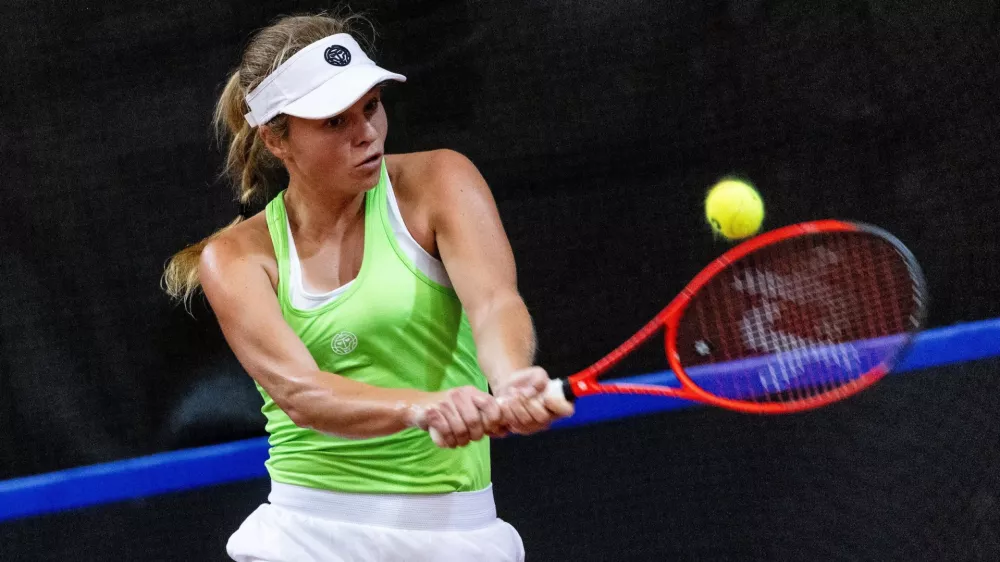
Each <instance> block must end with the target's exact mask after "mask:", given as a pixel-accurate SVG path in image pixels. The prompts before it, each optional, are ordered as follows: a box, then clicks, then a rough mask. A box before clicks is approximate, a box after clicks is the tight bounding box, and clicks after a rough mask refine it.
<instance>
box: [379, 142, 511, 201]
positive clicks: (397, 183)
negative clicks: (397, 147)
mask: <svg viewBox="0 0 1000 562" xmlns="http://www.w3.org/2000/svg"><path fill="white" fill-rule="evenodd" d="M386 167H387V169H388V170H389V177H390V179H391V180H392V185H393V189H394V190H396V191H397V192H399V193H400V195H401V196H402V197H404V198H408V199H415V200H421V201H424V202H426V204H427V205H429V206H431V207H432V208H435V209H441V208H447V207H449V206H450V205H449V203H468V202H469V200H481V201H484V202H489V203H490V204H492V202H493V199H492V195H491V193H490V189H489V186H488V185H487V184H486V180H485V179H484V178H483V175H482V174H481V173H480V172H479V169H478V168H476V165H475V164H473V162H472V161H471V160H470V159H469V158H468V157H466V156H465V155H464V154H462V153H460V152H456V151H454V150H449V149H441V150H432V151H428V152H413V153H409V154H395V155H390V156H387V157H386Z"/></svg>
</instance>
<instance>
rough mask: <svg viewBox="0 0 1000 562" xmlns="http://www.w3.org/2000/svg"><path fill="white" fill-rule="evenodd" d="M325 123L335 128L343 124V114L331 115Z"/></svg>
mask: <svg viewBox="0 0 1000 562" xmlns="http://www.w3.org/2000/svg"><path fill="white" fill-rule="evenodd" d="M326 124H327V125H329V126H330V127H333V128H335V129H336V128H338V127H340V126H342V125H343V124H344V116H343V115H337V116H336V117H331V118H329V119H327V121H326Z"/></svg>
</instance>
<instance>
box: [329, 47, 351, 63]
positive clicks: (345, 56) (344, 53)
mask: <svg viewBox="0 0 1000 562" xmlns="http://www.w3.org/2000/svg"><path fill="white" fill-rule="evenodd" d="M323 58H324V59H326V62H328V63H330V64H332V65H333V66H347V65H349V64H351V52H350V51H348V50H347V48H346V47H343V46H341V45H331V46H329V47H327V48H326V52H324V53H323Z"/></svg>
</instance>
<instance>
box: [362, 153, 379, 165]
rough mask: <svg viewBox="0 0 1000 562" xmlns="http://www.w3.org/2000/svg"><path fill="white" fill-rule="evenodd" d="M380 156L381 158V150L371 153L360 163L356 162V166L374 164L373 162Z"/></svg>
mask: <svg viewBox="0 0 1000 562" xmlns="http://www.w3.org/2000/svg"><path fill="white" fill-rule="evenodd" d="M380 158H382V153H381V152H377V153H375V154H372V155H371V156H369V157H368V158H365V159H364V160H362V161H361V163H360V164H358V166H357V167H358V168H361V167H364V166H370V165H372V164H374V163H375V162H378V160H379V159H380Z"/></svg>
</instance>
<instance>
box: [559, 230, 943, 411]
mask: <svg viewBox="0 0 1000 562" xmlns="http://www.w3.org/2000/svg"><path fill="white" fill-rule="evenodd" d="M926 303H927V294H926V283H925V281H924V278H923V274H922V273H921V271H920V266H919V265H918V264H917V262H916V260H915V259H914V257H913V255H912V254H911V253H910V251H909V250H907V249H906V247H905V246H903V244H902V243H901V242H900V241H899V240H897V239H896V238H895V237H893V236H892V235H890V234H889V233H887V232H885V231H883V230H881V229H879V228H876V227H873V226H869V225H865V224H859V223H851V222H841V221H834V220H822V221H815V222H808V223H803V224H797V225H793V226H788V227H784V228H780V229H777V230H774V231H772V232H768V233H765V234H762V235H760V236H757V237H755V238H752V239H750V240H747V241H746V242H743V243H742V244H740V245H738V246H736V247H734V248H732V249H731V250H729V251H728V252H726V253H725V254H723V255H722V256H721V257H719V258H717V259H716V260H715V261H713V262H712V263H711V264H709V265H708V267H706V268H705V269H704V270H702V271H701V272H700V273H699V274H698V275H697V276H695V278H694V279H693V280H692V281H691V282H690V283H689V284H688V286H687V287H685V288H684V290H683V291H682V292H681V293H680V295H678V296H677V297H676V298H674V300H673V301H672V302H671V303H670V304H669V305H667V307H666V308H664V309H663V310H662V311H660V313H659V314H657V315H656V317H655V318H653V319H652V320H651V321H650V322H649V323H648V324H646V325H645V326H644V327H643V328H642V329H641V330H639V331H638V332H636V334H635V335H633V336H632V337H631V338H629V339H628V341H626V342H625V343H623V344H622V345H620V346H619V347H618V348H617V349H615V350H614V351H612V352H611V353H609V354H608V355H606V356H605V357H604V358H602V359H601V360H599V361H597V362H596V363H594V364H593V365H591V366H590V367H587V368H586V369H584V370H582V371H580V372H578V373H576V374H574V375H572V376H569V377H567V378H565V379H556V380H553V381H552V382H551V383H550V385H549V388H548V394H549V395H550V396H553V397H556V396H561V397H564V398H565V399H567V400H570V401H572V400H575V399H576V398H578V397H583V396H589V395H594V394H641V395H650V396H664V397H670V398H681V399H685V400H691V401H696V402H701V403H705V404H710V405H712V406H718V407H722V408H727V409H731V410H736V411H740V412H746V413H755V414H782V413H790V412H798V411H802V410H809V409H813V408H818V407H820V406H824V405H826V404H829V403H831V402H835V401H837V400H841V399H844V398H847V397H848V396H851V395H853V394H855V393H857V392H859V391H861V390H863V389H865V388H867V387H869V386H871V385H873V384H875V383H876V382H877V381H878V380H879V379H881V378H882V377H884V376H885V375H886V373H888V372H889V370H890V369H891V368H892V366H893V364H894V363H895V361H896V360H897V359H898V358H899V356H900V354H901V353H902V352H903V351H904V350H905V349H906V347H907V345H908V344H909V342H910V340H911V339H912V337H913V335H914V334H915V333H916V332H917V331H918V330H919V329H920V328H921V326H922V325H923V322H924V318H925V315H926ZM661 328H662V329H663V330H664V334H665V338H664V339H665V349H666V354H667V361H668V363H669V364H670V368H671V369H672V370H673V372H674V374H675V375H676V377H677V383H676V385H674V386H656V385H647V384H629V383H615V382H614V381H609V382H601V381H600V378H601V376H602V375H604V374H606V373H607V372H608V371H609V370H610V369H611V368H612V367H613V366H614V365H615V364H617V363H618V362H619V361H621V360H622V359H623V358H624V357H625V356H627V355H628V354H629V353H631V352H632V351H634V350H635V349H636V348H637V347H639V345H640V344H642V343H643V342H645V341H646V340H648V339H649V338H650V337H652V336H653V335H654V334H656V333H657V332H659V331H660V329H661Z"/></svg>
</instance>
